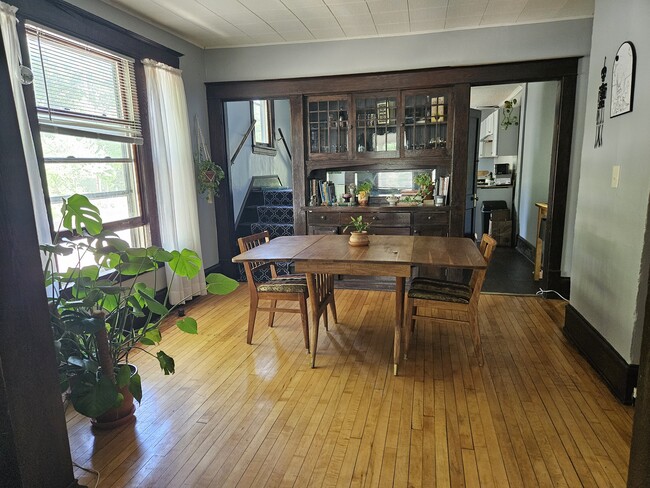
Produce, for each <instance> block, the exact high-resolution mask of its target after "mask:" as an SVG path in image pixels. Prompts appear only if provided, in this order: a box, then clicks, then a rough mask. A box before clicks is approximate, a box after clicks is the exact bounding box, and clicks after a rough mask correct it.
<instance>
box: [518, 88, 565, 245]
mask: <svg viewBox="0 0 650 488" xmlns="http://www.w3.org/2000/svg"><path fill="white" fill-rule="evenodd" d="M557 90H558V83H557V82H556V81H545V82H540V83H528V87H527V90H526V99H525V104H526V106H525V109H524V121H523V123H524V127H523V140H522V152H521V162H520V164H519V174H520V177H519V189H518V191H519V202H518V203H519V205H518V208H517V211H518V217H519V225H518V229H519V235H520V236H521V237H523V238H524V239H526V240H527V241H528V242H529V243H530V244H532V245H535V242H536V238H537V207H535V203H537V202H548V189H549V188H548V187H549V181H550V175H551V156H552V152H553V134H554V132H555V105H556V100H557Z"/></svg>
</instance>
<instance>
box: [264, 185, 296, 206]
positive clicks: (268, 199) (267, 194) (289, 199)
mask: <svg viewBox="0 0 650 488" xmlns="http://www.w3.org/2000/svg"><path fill="white" fill-rule="evenodd" d="M262 191H263V193H264V205H270V206H277V205H293V190H292V189H291V188H277V189H264V190H262Z"/></svg>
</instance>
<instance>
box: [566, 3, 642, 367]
mask: <svg viewBox="0 0 650 488" xmlns="http://www.w3.org/2000/svg"><path fill="white" fill-rule="evenodd" d="M648 19H650V2H648V1H647V0H625V1H621V2H611V1H608V0H597V1H596V12H595V17H594V31H593V38H592V45H591V58H590V65H589V84H588V92H587V101H588V103H587V110H586V117H585V120H586V124H585V129H584V141H583V145H582V160H583V161H584V168H583V170H582V171H581V174H580V182H579V191H578V205H577V212H576V222H575V241H574V247H573V266H572V276H571V303H572V305H573V306H574V307H575V308H576V309H577V310H578V312H580V313H581V314H582V315H583V316H584V317H585V318H586V319H587V320H588V321H589V322H590V323H591V324H592V325H593V326H594V327H595V328H596V329H597V330H598V331H599V332H600V333H601V334H602V335H603V336H604V337H605V339H607V341H608V342H609V343H610V344H611V345H612V346H613V347H614V348H615V349H616V350H617V351H618V352H619V353H620V354H621V356H622V357H623V359H625V360H626V361H628V362H631V363H638V360H639V348H640V342H641V340H640V339H641V329H642V326H643V319H644V305H645V299H646V296H647V282H648V267H649V265H650V243H649V239H650V237H649V235H650V230H649V229H648V197H649V194H650V163H649V157H648V154H650V138H649V137H648V134H647V132H648V131H647V127H648V123H647V118H648V113H650V92H649V91H648V89H647V87H648V86H650V63H648V58H649V56H650V53H649V52H648V46H650V30H648V28H647V24H648ZM626 40H630V41H632V42H633V43H634V45H635V47H636V51H637V65H636V81H635V92H634V111H633V112H631V113H628V114H625V115H621V116H619V117H616V118H614V119H610V118H609V102H610V100H611V80H612V76H611V70H612V62H613V60H614V56H615V55H616V51H617V50H618V47H619V46H620V44H621V43H622V42H623V41H626ZM605 56H607V67H608V73H607V79H606V81H607V82H608V84H609V93H608V97H607V103H606V109H605V113H606V117H605V125H604V135H603V145H602V147H600V148H597V149H595V148H594V147H593V141H594V135H595V120H596V99H597V94H598V86H599V85H600V70H601V68H602V66H603V59H604V57H605ZM615 164H619V165H620V166H621V174H620V184H619V187H618V188H617V189H614V188H611V187H610V179H611V174H612V166H613V165H615Z"/></svg>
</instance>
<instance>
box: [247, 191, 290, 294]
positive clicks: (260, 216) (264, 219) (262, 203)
mask: <svg viewBox="0 0 650 488" xmlns="http://www.w3.org/2000/svg"><path fill="white" fill-rule="evenodd" d="M265 230H268V231H269V234H270V235H271V239H274V238H276V237H281V236H292V235H293V190H292V189H291V188H251V190H250V192H249V194H248V198H247V199H246V201H245V202H244V208H243V209H242V213H241V216H240V218H239V222H238V224H237V230H236V237H237V238H239V237H243V236H248V235H251V234H257V233H258V232H263V231H265ZM290 264H291V263H276V268H277V272H278V275H283V274H290V270H289V268H290ZM260 271H261V273H260V275H259V276H257V275H256V276H255V278H256V279H259V280H260V281H265V280H268V279H270V278H271V276H270V273H269V270H268V269H262V270H260ZM239 281H246V273H245V272H244V267H243V266H242V265H239Z"/></svg>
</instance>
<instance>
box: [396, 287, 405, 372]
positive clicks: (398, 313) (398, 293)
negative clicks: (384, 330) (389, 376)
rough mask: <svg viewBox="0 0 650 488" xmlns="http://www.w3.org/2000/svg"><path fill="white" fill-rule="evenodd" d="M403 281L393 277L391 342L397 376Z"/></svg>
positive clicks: (400, 337) (400, 339) (402, 319)
mask: <svg viewBox="0 0 650 488" xmlns="http://www.w3.org/2000/svg"><path fill="white" fill-rule="evenodd" d="M404 282H405V278H403V277H400V276H398V277H396V279H395V339H394V340H395V342H394V344H393V361H394V369H393V374H394V375H395V376H397V368H398V367H399V359H400V354H401V346H402V323H403V322H404Z"/></svg>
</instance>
